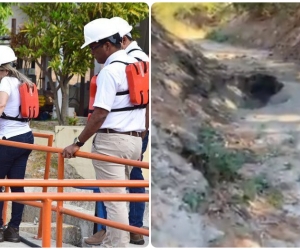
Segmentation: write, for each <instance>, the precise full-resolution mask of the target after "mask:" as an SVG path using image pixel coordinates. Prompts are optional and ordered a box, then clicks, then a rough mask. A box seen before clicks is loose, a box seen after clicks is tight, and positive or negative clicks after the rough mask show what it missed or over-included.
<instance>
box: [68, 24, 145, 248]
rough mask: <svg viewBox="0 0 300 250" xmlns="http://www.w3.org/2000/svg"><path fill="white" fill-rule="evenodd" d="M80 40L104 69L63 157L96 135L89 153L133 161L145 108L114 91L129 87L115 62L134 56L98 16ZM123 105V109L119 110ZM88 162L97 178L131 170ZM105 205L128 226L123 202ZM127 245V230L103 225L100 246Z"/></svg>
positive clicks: (121, 191)
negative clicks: (90, 110)
mask: <svg viewBox="0 0 300 250" xmlns="http://www.w3.org/2000/svg"><path fill="white" fill-rule="evenodd" d="M84 39H85V43H84V44H83V45H82V46H81V48H84V47H86V46H89V48H90V50H91V53H92V55H93V56H94V58H95V59H96V60H97V62H98V63H100V64H104V67H103V69H102V70H101V71H100V73H99V74H98V76H97V92H96V95H95V102H94V112H93V113H92V115H91V116H90V119H89V120H88V122H87V124H86V126H85V128H84V130H83V131H82V132H81V134H80V135H79V136H78V137H77V138H75V140H74V143H73V144H72V145H70V146H68V147H66V148H65V149H64V150H63V156H64V157H66V158H72V157H74V153H75V152H77V151H78V150H79V148H80V147H81V146H83V145H84V143H85V142H86V141H87V140H88V139H89V138H90V137H91V136H93V135H94V134H95V133H96V135H95V137H94V139H93V146H92V153H98V154H102V155H110V156H116V157H119V158H126V159H131V160H138V159H139V158H140V153H141V150H142V138H141V133H142V132H143V131H145V109H139V108H135V107H134V105H132V104H131V102H130V98H129V94H125V95H123V94H122V95H117V93H123V92H126V91H128V82H127V77H126V72H125V67H126V65H125V64H123V63H119V62H115V61H121V62H126V63H133V62H137V60H136V59H135V58H133V57H130V56H128V55H127V54H126V52H125V51H124V50H122V49H121V37H120V35H119V33H118V28H117V27H116V25H114V23H113V22H112V21H111V20H110V19H106V18H99V19H96V20H93V21H91V22H90V23H88V24H87V25H85V26H84ZM114 62H115V63H114ZM122 108H126V111H124V110H123V111H119V109H122ZM128 109H129V110H128ZM93 165H94V168H95V172H96V178H97V179H98V180H126V179H128V177H129V174H130V171H131V168H132V167H130V166H124V165H123V166H122V165H120V164H115V163H110V162H104V161H96V160H93ZM126 177H127V178H126ZM101 193H119V194H125V193H126V189H125V187H115V188H111V187H101ZM104 204H105V207H106V211H107V219H108V220H111V221H116V222H119V223H123V224H129V221H128V209H127V206H126V202H110V201H109V202H104ZM128 244H129V232H127V231H124V230H119V229H115V228H111V227H108V226H107V227H106V235H105V237H104V239H103V241H102V245H101V246H103V247H127V246H128Z"/></svg>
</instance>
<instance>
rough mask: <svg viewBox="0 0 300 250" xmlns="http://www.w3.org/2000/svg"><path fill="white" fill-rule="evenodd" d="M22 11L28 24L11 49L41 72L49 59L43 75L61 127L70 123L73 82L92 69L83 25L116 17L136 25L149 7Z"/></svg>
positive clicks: (49, 6)
mask: <svg viewBox="0 0 300 250" xmlns="http://www.w3.org/2000/svg"><path fill="white" fill-rule="evenodd" d="M20 8H21V9H22V10H23V11H24V13H26V14H27V15H28V16H29V20H28V22H27V23H25V25H24V28H23V29H22V30H21V31H20V32H21V35H20V34H19V36H22V39H14V41H15V43H14V44H12V46H13V48H14V49H15V50H16V51H17V53H18V56H19V57H21V58H22V59H25V60H33V61H35V62H36V63H37V65H38V66H39V67H40V68H41V69H42V67H41V65H40V62H39V61H38V59H39V58H41V57H42V56H44V57H47V58H48V59H49V68H48V69H47V70H46V72H44V73H45V74H46V75H47V77H48V79H49V83H50V87H51V90H52V91H53V93H54V105H55V106H56V113H57V118H58V121H59V124H61V125H65V124H66V123H67V114H68V108H69V82H70V80H71V78H72V77H73V76H74V75H75V74H80V75H82V76H83V75H85V73H86V71H87V70H88V69H89V68H90V67H92V66H93V58H92V55H91V53H90V51H89V48H88V47H87V48H85V49H80V46H81V45H82V44H83V43H84V36H83V28H84V25H85V24H86V23H88V22H90V21H91V20H93V19H96V18H100V17H107V18H110V17H113V16H120V17H123V18H125V19H127V20H128V21H129V22H130V23H131V24H132V25H135V24H137V23H138V22H140V21H141V20H143V19H144V18H145V17H147V16H148V6H147V5H146V4H141V3H27V4H20ZM18 40H19V41H22V43H18ZM51 70H53V72H54V73H55V76H56V77H55V78H56V80H57V82H58V86H56V80H55V79H53V77H52V74H51ZM59 89H61V92H62V104H61V109H60V108H59V102H58V98H57V94H58V90H59Z"/></svg>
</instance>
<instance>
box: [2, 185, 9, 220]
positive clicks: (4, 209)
mask: <svg viewBox="0 0 300 250" xmlns="http://www.w3.org/2000/svg"><path fill="white" fill-rule="evenodd" d="M4 192H5V193H8V192H9V187H5V191H4ZM7 204H8V201H4V202H3V211H2V219H3V225H5V224H6V217H7Z"/></svg>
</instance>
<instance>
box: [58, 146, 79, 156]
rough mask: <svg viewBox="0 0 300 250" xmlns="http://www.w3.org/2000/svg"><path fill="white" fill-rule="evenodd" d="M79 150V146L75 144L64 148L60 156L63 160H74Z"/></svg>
mask: <svg viewBox="0 0 300 250" xmlns="http://www.w3.org/2000/svg"><path fill="white" fill-rule="evenodd" d="M79 149H80V147H79V146H77V145H76V144H71V145H70V146H68V147H65V148H64V150H63V152H62V156H63V157H64V158H68V159H70V158H75V156H74V154H75V153H76V152H77V151H78V150H79Z"/></svg>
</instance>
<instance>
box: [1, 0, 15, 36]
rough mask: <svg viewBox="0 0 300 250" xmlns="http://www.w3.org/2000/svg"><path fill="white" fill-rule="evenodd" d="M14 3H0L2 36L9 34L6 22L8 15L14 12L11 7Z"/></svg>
mask: <svg viewBox="0 0 300 250" xmlns="http://www.w3.org/2000/svg"><path fill="white" fill-rule="evenodd" d="M12 5H13V4H12V3H0V36H3V35H8V32H9V30H8V28H7V27H6V25H5V23H6V21H7V19H8V17H9V16H11V15H12V14H13V13H12V9H11V6H12Z"/></svg>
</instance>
